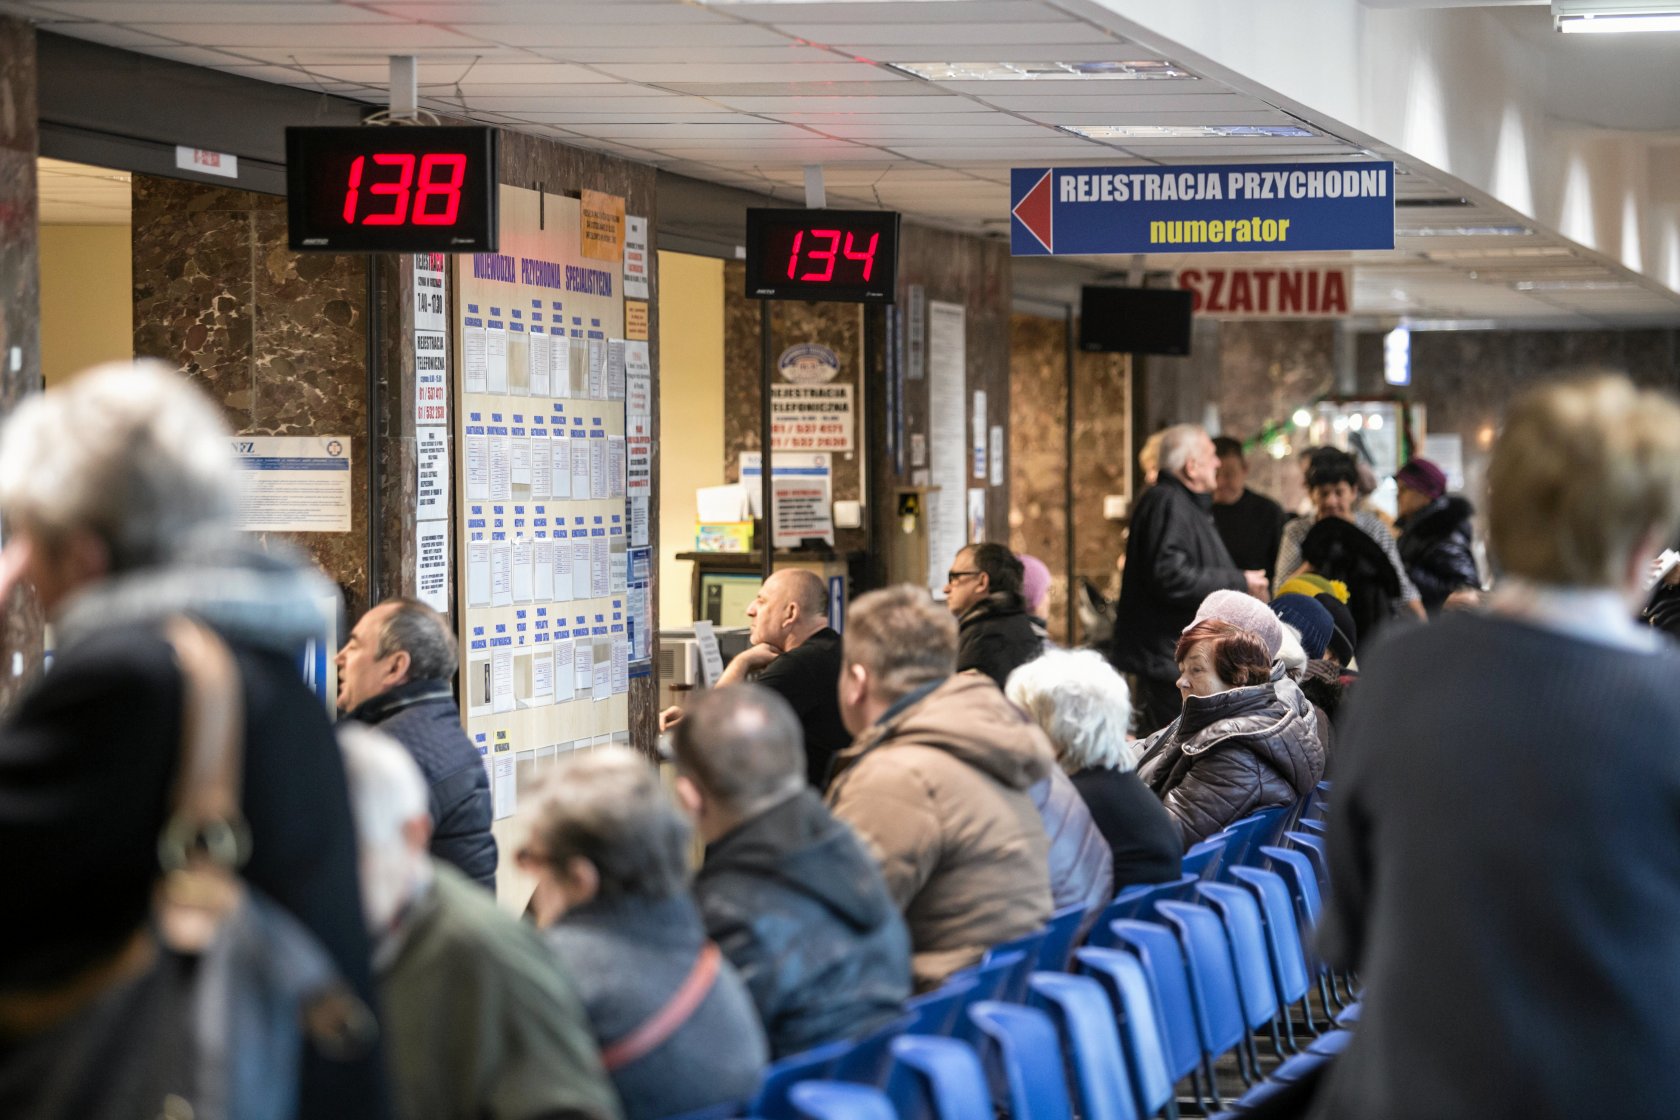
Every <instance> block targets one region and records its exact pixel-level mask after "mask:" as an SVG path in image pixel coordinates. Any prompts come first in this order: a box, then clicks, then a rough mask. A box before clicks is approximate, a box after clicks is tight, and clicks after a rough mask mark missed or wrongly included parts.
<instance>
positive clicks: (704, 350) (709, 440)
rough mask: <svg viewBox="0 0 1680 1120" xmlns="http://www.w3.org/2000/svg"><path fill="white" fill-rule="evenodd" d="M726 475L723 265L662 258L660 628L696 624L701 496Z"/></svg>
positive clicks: (678, 257) (673, 256)
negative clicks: (687, 555) (691, 554)
mask: <svg viewBox="0 0 1680 1120" xmlns="http://www.w3.org/2000/svg"><path fill="white" fill-rule="evenodd" d="M723 482H724V477H723V262H722V261H720V260H713V259H712V258H710V257H695V256H690V255H689V254H687V253H668V252H661V253H660V254H659V624H660V625H661V626H662V627H672V628H674V627H682V626H687V625H688V624H689V623H691V622H693V621H694V603H693V600H692V598H691V586H692V582H693V578H694V565H693V564H692V563H688V562H686V561H679V560H677V559H676V555H677V553H679V552H688V551H691V550H692V549H693V548H694V523H695V519H696V515H697V512H698V511H697V510H696V507H695V502H694V491H695V488H696V487H700V486H721V485H722V484H723Z"/></svg>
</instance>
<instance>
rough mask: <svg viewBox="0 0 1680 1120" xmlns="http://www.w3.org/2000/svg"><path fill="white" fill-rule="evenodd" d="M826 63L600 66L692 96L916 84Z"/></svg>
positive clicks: (841, 62)
mask: <svg viewBox="0 0 1680 1120" xmlns="http://www.w3.org/2000/svg"><path fill="white" fill-rule="evenodd" d="M828 58H829V61H827V62H817V63H812V62H798V61H781V62H770V61H768V60H766V61H765V62H763V63H761V64H758V65H742V64H740V63H719V64H712V63H697V62H687V63H683V62H677V63H671V62H659V63H640V64H638V63H618V62H601V63H596V65H597V66H598V67H599V68H600V69H601V70H602V71H603V72H605V73H608V74H612V75H613V76H615V77H618V78H622V79H624V80H625V81H627V82H649V83H652V84H655V85H661V86H664V87H666V88H667V89H680V90H683V91H685V92H688V93H725V92H730V91H734V90H746V91H747V92H758V91H759V90H760V89H762V88H763V87H766V86H775V87H778V88H777V89H776V90H774V92H786V93H799V92H802V91H803V90H804V89H805V88H806V87H809V86H811V85H814V84H816V83H819V82H846V83H849V85H848V88H851V89H856V90H857V92H858V93H860V94H863V95H868V94H871V93H879V92H890V91H892V90H894V89H895V88H896V87H899V86H900V84H901V83H904V82H909V81H910V80H911V79H910V78H908V77H904V76H902V75H897V74H894V73H892V72H891V71H886V70H882V69H880V68H879V67H875V66H870V65H867V64H865V63H861V62H852V61H849V60H847V59H843V58H840V57H838V56H836V55H829V56H828Z"/></svg>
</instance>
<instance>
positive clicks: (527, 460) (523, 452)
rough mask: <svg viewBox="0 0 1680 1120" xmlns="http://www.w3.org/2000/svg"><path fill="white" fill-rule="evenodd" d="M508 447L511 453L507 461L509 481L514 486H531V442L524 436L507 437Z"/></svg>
mask: <svg viewBox="0 0 1680 1120" xmlns="http://www.w3.org/2000/svg"><path fill="white" fill-rule="evenodd" d="M508 447H509V450H510V451H511V455H512V457H511V459H510V460H509V475H510V480H511V481H512V483H513V485H515V486H527V487H528V486H530V485H531V441H530V439H529V437H526V436H517V435H516V436H509V437H508Z"/></svg>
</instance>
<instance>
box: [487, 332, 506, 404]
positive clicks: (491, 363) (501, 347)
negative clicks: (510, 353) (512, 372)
mask: <svg viewBox="0 0 1680 1120" xmlns="http://www.w3.org/2000/svg"><path fill="white" fill-rule="evenodd" d="M491 322H492V323H494V322H495V320H494V319H492V320H491ZM507 349H508V345H507V328H506V327H502V326H492V327H490V328H489V329H488V330H486V331H485V332H484V391H485V392H486V393H492V394H500V393H506V392H507V391H508V358H507Z"/></svg>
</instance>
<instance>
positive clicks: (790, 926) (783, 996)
mask: <svg viewBox="0 0 1680 1120" xmlns="http://www.w3.org/2000/svg"><path fill="white" fill-rule="evenodd" d="M694 894H695V898H696V899H697V900H698V901H699V903H700V914H701V916H702V917H703V918H704V919H705V922H706V932H707V934H708V935H710V937H711V939H712V940H713V941H715V942H717V944H718V947H719V948H721V949H722V950H723V953H724V955H725V956H726V957H728V958H729V960H730V963H732V964H733V965H734V966H735V968H736V970H737V971H738V972H740V974H741V979H742V980H744V981H746V984H747V990H748V991H749V992H751V993H752V997H753V1003H754V1004H755V1005H756V1006H757V1007H758V1016H759V1019H760V1021H762V1022H763V1024H764V1032H765V1034H766V1035H768V1036H769V1040H770V1055H771V1057H772V1058H780V1057H785V1056H786V1055H788V1054H795V1053H798V1052H799V1051H801V1050H808V1049H810V1048H811V1047H813V1046H816V1045H819V1044H820V1043H824V1042H832V1041H834V1040H835V1039H840V1038H854V1037H856V1036H858V1035H860V1034H863V1033H864V1032H866V1031H869V1030H872V1029H874V1028H875V1027H879V1026H883V1025H885V1024H886V1023H888V1022H890V1021H891V1020H892V1019H893V1018H895V1017H896V1016H897V1015H898V1013H899V1005H900V1004H901V1003H903V1002H904V1000H905V999H906V998H907V997H908V996H909V995H910V935H909V933H907V932H906V931H905V928H904V919H903V918H901V917H900V916H899V913H898V908H897V907H896V906H894V905H893V901H892V899H891V898H890V897H888V895H887V887H886V884H885V883H884V882H883V881H882V879H881V872H880V869H879V868H877V867H876V866H875V861H874V860H872V859H871V858H870V857H869V853H868V852H866V851H865V850H864V848H863V845H862V844H861V843H860V842H859V841H858V838H857V836H856V835H855V834H854V833H853V832H852V830H851V829H850V828H848V827H846V826H845V825H844V824H841V823H840V822H839V821H837V820H835V819H834V817H833V816H832V815H831V814H830V813H829V811H828V810H827V809H826V808H825V807H824V806H823V803H822V799H821V798H820V797H818V796H817V794H816V793H815V792H814V791H812V790H809V789H807V790H802V791H801V792H800V793H798V794H797V795H795V796H793V797H791V798H789V799H788V800H786V801H783V802H782V803H781V804H779V805H776V806H775V807H773V808H771V809H767V810H765V811H764V812H762V813H760V814H759V815H758V816H756V817H754V818H752V819H751V820H749V821H747V822H746V823H745V824H742V825H741V826H740V827H738V828H736V829H734V830H733V831H731V832H730V833H729V834H728V835H726V836H723V837H721V838H720V839H718V840H715V841H713V842H712V843H711V844H709V845H707V847H706V862H705V863H704V865H702V866H701V868H700V873H699V875H698V876H696V878H695V880H694Z"/></svg>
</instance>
